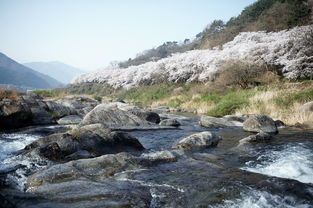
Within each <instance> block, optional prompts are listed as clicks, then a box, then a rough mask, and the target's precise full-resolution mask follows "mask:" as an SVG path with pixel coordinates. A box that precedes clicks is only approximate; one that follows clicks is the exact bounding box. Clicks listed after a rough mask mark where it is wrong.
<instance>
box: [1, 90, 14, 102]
mask: <svg viewBox="0 0 313 208" xmlns="http://www.w3.org/2000/svg"><path fill="white" fill-rule="evenodd" d="M18 97H19V94H18V92H17V91H16V90H6V89H0V100H3V99H9V100H17V99H18Z"/></svg>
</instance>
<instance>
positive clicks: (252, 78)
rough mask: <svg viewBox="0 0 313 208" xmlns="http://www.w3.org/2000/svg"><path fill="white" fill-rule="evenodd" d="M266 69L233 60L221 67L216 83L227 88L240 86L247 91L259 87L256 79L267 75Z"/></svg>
mask: <svg viewBox="0 0 313 208" xmlns="http://www.w3.org/2000/svg"><path fill="white" fill-rule="evenodd" d="M265 71H266V67H265V66H262V65H257V64H252V63H250V62H244V61H241V60H231V61H227V62H225V63H224V64H223V65H222V66H221V72H220V74H219V76H218V77H217V79H216V82H217V83H219V84H221V85H226V86H239V87H241V88H242V89H246V88H248V87H249V86H251V85H253V86H255V85H257V84H258V83H257V82H256V79H257V78H258V77H260V76H261V75H262V74H263V73H265Z"/></svg>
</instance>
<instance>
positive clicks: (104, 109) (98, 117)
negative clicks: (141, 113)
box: [80, 104, 150, 128]
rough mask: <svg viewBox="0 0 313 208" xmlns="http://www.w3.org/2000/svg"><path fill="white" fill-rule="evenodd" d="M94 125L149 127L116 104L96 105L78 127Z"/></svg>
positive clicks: (145, 122)
mask: <svg viewBox="0 0 313 208" xmlns="http://www.w3.org/2000/svg"><path fill="white" fill-rule="evenodd" d="M95 123H101V124H103V125H104V126H106V127H108V128H114V127H118V128H120V127H125V126H126V127H129V126H148V125H150V123H149V122H148V121H146V120H144V119H142V118H140V117H138V116H136V115H134V114H133V113H131V112H128V111H126V110H121V109H119V108H118V107H117V106H116V104H100V105H98V106H97V107H95V108H94V109H93V110H92V111H90V112H89V113H88V114H87V115H86V116H85V117H84V119H83V120H82V122H81V123H80V125H81V126H83V125H89V124H95Z"/></svg>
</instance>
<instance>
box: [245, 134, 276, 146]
mask: <svg viewBox="0 0 313 208" xmlns="http://www.w3.org/2000/svg"><path fill="white" fill-rule="evenodd" d="M271 139H272V135H271V134H268V133H265V132H260V133H258V134H256V135H251V136H248V137H246V138H244V139H241V140H240V141H239V144H246V143H253V142H266V141H269V140H271Z"/></svg>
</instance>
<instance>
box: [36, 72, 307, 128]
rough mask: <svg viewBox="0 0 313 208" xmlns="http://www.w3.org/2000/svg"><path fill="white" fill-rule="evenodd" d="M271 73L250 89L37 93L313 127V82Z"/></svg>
mask: <svg viewBox="0 0 313 208" xmlns="http://www.w3.org/2000/svg"><path fill="white" fill-rule="evenodd" d="M271 76H273V75H271ZM271 76H270V75H267V76H266V77H263V78H262V80H263V81H262V83H263V84H262V85H261V86H250V87H249V88H247V89H241V88H238V87H236V86H225V84H223V83H222V84H220V83H211V84H200V83H190V84H175V83H164V84H159V85H152V86H142V87H138V88H134V89H129V90H125V89H112V88H110V87H109V86H107V85H104V84H97V83H82V84H80V85H69V86H68V87H67V88H64V89H59V90H54V91H38V92H37V93H38V94H39V95H43V96H48V97H60V96H61V97H62V96H65V95H68V94H85V95H86V94H88V95H89V96H91V97H92V98H96V99H98V100H101V99H102V98H103V102H108V101H112V100H125V101H126V102H129V103H134V104H135V105H138V106H140V107H143V108H148V109H157V108H159V109H160V106H166V107H165V108H166V109H167V108H168V109H169V110H172V111H174V112H175V111H182V112H191V113H194V114H198V115H209V116H217V117H221V116H225V115H231V114H236V115H246V114H265V115H268V116H270V117H272V118H274V119H276V120H282V121H283V122H284V123H286V124H287V125H290V126H295V125H296V126H302V127H303V128H313V112H312V111H302V110H301V106H303V105H304V104H305V103H307V102H310V101H312V100H313V81H309V80H307V81H299V82H289V81H286V80H284V81H279V80H277V77H271ZM260 81H261V80H260ZM151 107H152V108H151Z"/></svg>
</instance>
